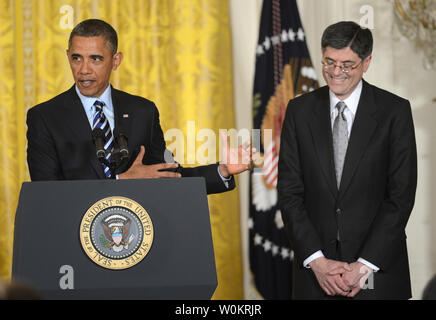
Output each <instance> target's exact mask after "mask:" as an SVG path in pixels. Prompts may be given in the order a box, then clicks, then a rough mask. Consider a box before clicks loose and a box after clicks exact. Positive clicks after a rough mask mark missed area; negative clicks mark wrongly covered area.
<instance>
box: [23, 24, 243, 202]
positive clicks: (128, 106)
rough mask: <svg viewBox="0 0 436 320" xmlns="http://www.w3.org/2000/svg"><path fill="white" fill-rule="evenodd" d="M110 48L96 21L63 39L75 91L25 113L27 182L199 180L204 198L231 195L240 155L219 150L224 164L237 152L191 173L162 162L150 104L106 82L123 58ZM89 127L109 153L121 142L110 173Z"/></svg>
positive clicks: (108, 35)
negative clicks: (123, 152)
mask: <svg viewBox="0 0 436 320" xmlns="http://www.w3.org/2000/svg"><path fill="white" fill-rule="evenodd" d="M117 46H118V40H117V34H116V31H115V30H114V29H113V28H112V27H111V26H110V25H109V24H107V23H106V22H104V21H101V20H97V19H89V20H85V21H83V22H81V23H80V24H78V25H77V26H76V27H75V28H74V29H73V31H72V32H71V35H70V39H69V46H68V50H67V55H68V60H69V63H70V67H71V70H72V73H73V77H74V81H75V85H74V86H73V87H72V88H71V89H69V90H68V91H66V92H64V93H62V94H60V95H58V96H56V97H54V98H53V99H51V100H49V101H47V102H44V103H42V104H40V105H37V106H35V107H33V108H31V109H30V110H29V112H28V114H27V126H28V131H27V139H28V150H27V161H28V165H29V171H30V176H31V179H32V180H33V181H36V180H74V179H105V178H108V177H112V178H114V177H116V178H119V179H132V178H159V177H173V178H177V177H182V176H183V177H192V176H203V177H205V179H206V188H207V192H208V193H217V192H224V191H227V190H231V189H233V188H234V187H235V183H234V179H233V176H232V175H233V174H237V173H240V172H242V171H245V170H247V169H248V168H249V161H247V155H249V153H248V149H247V148H245V147H244V148H242V147H240V148H239V149H238V150H236V149H230V148H228V146H227V145H226V144H224V145H225V147H226V152H227V159H229V156H230V153H235V152H239V156H240V159H239V162H237V163H231V162H229V161H224V163H220V164H218V163H217V164H212V165H207V166H199V167H196V168H182V167H180V166H179V165H178V164H177V163H166V161H165V158H166V157H165V151H166V147H165V140H164V136H163V133H162V129H161V126H160V123H159V112H158V110H157V108H156V106H155V105H154V103H153V102H151V101H149V100H147V99H144V98H142V97H138V96H133V95H130V94H128V93H126V92H122V91H119V90H116V89H114V88H113V87H112V86H111V85H110V83H109V79H110V75H111V72H112V71H113V70H116V69H117V68H118V66H119V65H120V63H121V61H122V58H123V55H122V53H121V52H117ZM96 128H100V129H102V130H103V131H102V132H103V133H104V136H103V137H102V139H104V143H105V146H104V148H105V149H107V150H113V149H114V148H116V147H117V140H116V139H115V136H116V135H117V132H122V133H123V134H124V135H125V136H127V137H128V150H130V151H131V152H130V154H129V158H128V159H127V161H126V163H125V165H124V166H121V167H120V168H118V169H116V171H115V170H113V168H112V170H111V168H110V166H107V165H105V164H102V163H100V162H99V160H98V158H97V156H96V147H95V146H94V143H93V140H92V138H91V133H92V131H93V130H94V129H96ZM115 156H116V155H114V157H115ZM105 157H106V158H107V160H110V158H111V157H112V155H111V154H110V153H105ZM227 159H226V160H227ZM232 159H233V160H234V159H235V157H233V158H232ZM112 160H114V159H112ZM248 160H249V159H248ZM111 171H115V172H111Z"/></svg>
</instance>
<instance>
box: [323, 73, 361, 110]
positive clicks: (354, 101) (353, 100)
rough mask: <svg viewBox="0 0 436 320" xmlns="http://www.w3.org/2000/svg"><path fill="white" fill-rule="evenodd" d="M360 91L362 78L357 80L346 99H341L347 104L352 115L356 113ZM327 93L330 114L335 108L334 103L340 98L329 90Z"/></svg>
mask: <svg viewBox="0 0 436 320" xmlns="http://www.w3.org/2000/svg"><path fill="white" fill-rule="evenodd" d="M361 93H362V79H361V80H360V81H359V83H358V84H357V87H356V88H355V89H354V91H353V92H352V93H351V95H350V96H349V97H348V98H347V99H345V100H343V101H344V102H345V104H346V105H347V108H348V109H350V111H351V112H352V113H353V115H356V112H357V106H358V105H359V100H360V94H361ZM329 95H330V114H331V113H332V112H333V111H334V110H335V107H336V104H337V103H338V102H339V101H342V100H340V99H339V98H338V97H337V96H336V95H335V94H334V93H333V92H332V91H331V90H329Z"/></svg>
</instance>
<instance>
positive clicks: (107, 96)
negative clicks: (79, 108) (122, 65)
mask: <svg viewBox="0 0 436 320" xmlns="http://www.w3.org/2000/svg"><path fill="white" fill-rule="evenodd" d="M74 87H75V88H76V92H77V95H78V96H79V98H80V101H82V105H83V107H84V108H85V110H86V111H91V110H93V109H94V102H95V100H100V101H103V102H104V104H105V107H106V106H107V107H109V108H110V107H111V106H112V94H111V85H110V83H109V84H108V86H107V88H106V89H105V90H104V92H103V94H102V95H101V96H100V97H98V98H96V97H87V96H84V95H83V94H82V93H81V92H80V90H79V89H78V88H77V85H74Z"/></svg>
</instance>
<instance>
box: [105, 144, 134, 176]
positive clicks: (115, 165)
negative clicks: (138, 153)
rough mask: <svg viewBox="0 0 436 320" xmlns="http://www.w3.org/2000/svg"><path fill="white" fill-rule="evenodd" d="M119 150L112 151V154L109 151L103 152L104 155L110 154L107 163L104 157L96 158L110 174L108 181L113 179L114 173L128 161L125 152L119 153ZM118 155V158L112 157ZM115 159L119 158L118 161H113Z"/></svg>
mask: <svg viewBox="0 0 436 320" xmlns="http://www.w3.org/2000/svg"><path fill="white" fill-rule="evenodd" d="M120 151H121V150H120V149H114V150H113V151H112V152H111V151H110V150H106V149H105V150H104V152H105V153H110V154H111V161H110V162H109V161H107V159H106V157H105V156H104V155H103V156H100V157H98V160H99V161H100V162H101V163H103V164H105V165H106V166H107V167H108V168H109V170H110V172H111V175H110V179H115V171H116V170H117V169H118V168H120V167H121V166H122V165H124V163H125V162H126V161H127V159H128V155H127V154H126V153H125V152H120ZM117 154H120V155H121V156H120V157H114V155H117ZM115 158H119V159H115Z"/></svg>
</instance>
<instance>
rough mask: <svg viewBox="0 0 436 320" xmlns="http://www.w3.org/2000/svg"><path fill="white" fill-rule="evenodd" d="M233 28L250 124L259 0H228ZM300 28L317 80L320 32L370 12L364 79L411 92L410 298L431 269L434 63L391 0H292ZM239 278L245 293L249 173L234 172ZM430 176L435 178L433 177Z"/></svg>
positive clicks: (435, 255)
mask: <svg viewBox="0 0 436 320" xmlns="http://www.w3.org/2000/svg"><path fill="white" fill-rule="evenodd" d="M229 3H230V10H231V22H232V34H233V65H234V67H233V68H234V80H233V81H234V96H235V107H236V124H237V129H241V128H251V127H252V115H251V104H252V85H253V79H254V63H255V60H254V58H255V47H256V43H257V37H258V28H259V20H260V11H261V6H262V0H229ZM297 3H298V6H299V11H300V17H301V19H302V23H303V26H304V29H305V32H306V38H307V44H308V47H309V51H310V54H311V57H312V63H313V64H314V67H315V69H316V70H317V72H318V78H319V79H320V84H321V85H323V84H324V81H323V79H322V76H321V73H320V61H321V51H320V39H321V34H322V32H323V30H324V29H325V28H326V27H327V26H328V25H330V24H332V23H334V22H337V21H340V20H353V21H356V22H358V23H359V21H360V19H361V18H362V16H363V14H364V13H361V12H360V10H361V8H362V7H363V6H365V5H366V6H368V5H369V6H370V7H372V8H373V9H374V10H373V13H374V28H373V29H372V32H373V36H374V51H373V59H372V62H371V66H370V69H369V70H368V72H367V74H365V79H366V80H367V81H369V82H370V83H372V84H374V85H376V86H378V87H381V88H383V89H386V90H388V91H391V92H393V93H395V94H397V95H400V96H402V97H404V98H407V99H409V100H410V102H411V104H412V110H413V116H414V121H415V131H416V139H417V147H418V171H419V173H418V189H417V196H416V203H415V208H414V210H413V212H412V215H411V218H410V220H409V224H408V226H407V230H406V231H407V235H408V248H409V262H410V268H411V277H412V291H413V298H414V299H420V297H421V295H422V290H423V288H424V286H425V285H426V283H427V281H428V280H429V279H430V278H431V277H432V275H433V274H435V273H436V248H435V246H433V244H435V243H436V215H435V214H433V212H432V208H434V207H435V208H436V197H435V196H434V195H433V193H434V191H433V190H434V188H435V187H436V170H435V169H433V168H434V166H432V164H433V163H436V139H435V138H436V125H435V124H436V116H435V113H434V112H432V108H436V100H435V98H436V90H435V82H436V70H425V69H424V68H423V65H422V53H421V52H420V51H419V50H418V49H416V48H415V46H414V44H413V43H411V42H410V41H408V40H407V39H405V38H404V37H403V36H401V35H400V34H399V32H398V30H397V29H396V26H395V23H394V19H393V18H394V12H393V1H390V0H383V1H380V0H378V1H376V0H323V1H320V0H297ZM239 181H240V183H239V192H240V199H241V223H242V237H243V239H242V244H243V252H244V259H243V262H244V270H245V272H244V273H245V279H244V284H245V288H246V290H247V291H246V292H247V295H246V296H247V297H249V298H253V295H252V294H251V293H250V290H249V288H250V275H249V271H248V270H249V266H248V236H247V227H246V221H247V216H248V192H249V191H248V190H249V188H248V174H247V173H245V174H244V175H241V176H240V180H239ZM434 181H435V182H434Z"/></svg>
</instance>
